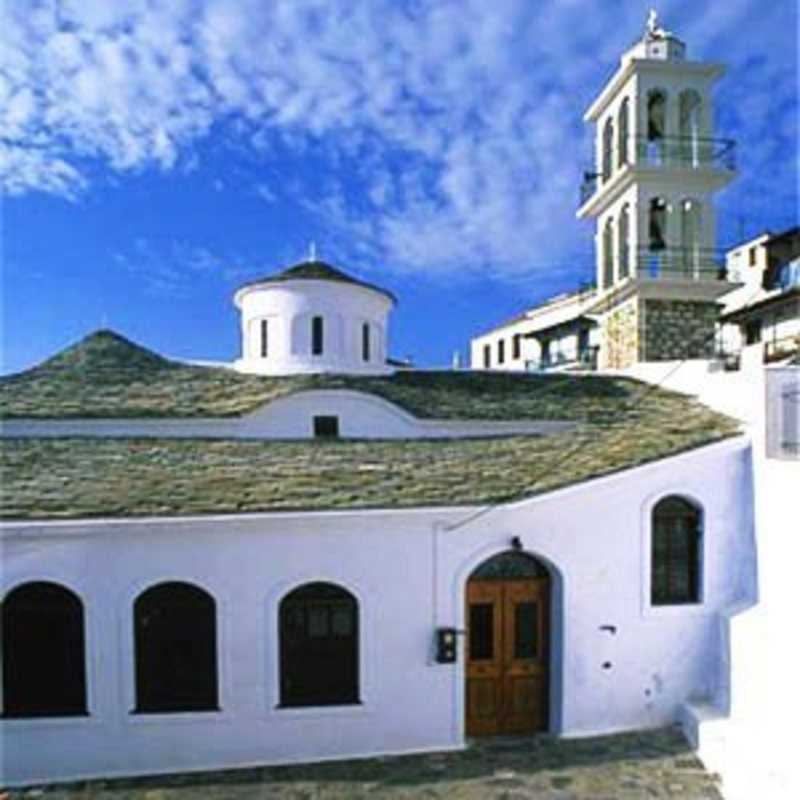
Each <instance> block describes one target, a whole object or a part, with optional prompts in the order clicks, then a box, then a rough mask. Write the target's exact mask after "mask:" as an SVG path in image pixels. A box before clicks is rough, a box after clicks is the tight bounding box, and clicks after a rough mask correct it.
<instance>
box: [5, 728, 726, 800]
mask: <svg viewBox="0 0 800 800" xmlns="http://www.w3.org/2000/svg"><path fill="white" fill-rule="evenodd" d="M36 797H39V798H42V800H66V799H67V798H69V799H70V800H73V799H75V798H85V799H86V800H189V799H190V798H191V800H227V799H228V798H230V800H255V799H256V798H258V799H259V800H261V799H262V798H263V800H362V799H363V800H366V798H370V800H372V799H374V798H391V800H400V798H403V800H412V798H413V800H417V799H418V798H419V799H420V800H421V799H422V798H426V799H431V800H432V799H433V798H452V799H453V800H528V798H535V799H536V800H642V799H643V798H647V799H649V798H669V799H670V800H721V797H722V795H721V794H720V792H719V790H718V788H717V780H716V778H715V776H712V775H709V774H708V773H707V772H706V771H705V769H704V768H703V765H702V764H701V762H700V761H699V760H698V758H697V757H696V756H695V755H694V753H692V751H691V750H689V748H688V746H687V745H686V742H685V741H684V739H683V738H682V737H681V735H680V733H679V732H678V731H677V730H675V729H663V730H659V731H648V732H645V733H633V734H623V735H619V736H603V737H597V738H592V739H579V740H557V739H554V738H552V737H549V736H539V737H534V738H498V739H492V740H488V739H487V740H482V741H480V742H476V743H474V744H472V745H471V746H470V747H469V748H468V749H466V750H464V751H459V752H456V753H439V754H431V755H419V756H397V757H390V758H372V759H363V760H358V761H340V762H336V763H327V764H310V765H304V766H292V767H264V768H260V769H243V770H228V771H224V772H207V773H202V774H192V775H190V774H184V775H174V776H168V777H159V778H155V777H154V778H139V779H130V780H114V781H92V782H88V783H80V784H72V785H70V786H57V787H45V788H41V789H26V790H15V791H12V792H8V793H7V794H6V793H2V792H0V800H21V799H22V798H24V800H32V798H36Z"/></svg>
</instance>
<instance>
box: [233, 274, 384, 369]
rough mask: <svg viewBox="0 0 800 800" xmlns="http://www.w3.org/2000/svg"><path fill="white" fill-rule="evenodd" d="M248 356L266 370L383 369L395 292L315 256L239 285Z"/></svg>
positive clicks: (250, 365) (247, 365)
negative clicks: (355, 276)
mask: <svg viewBox="0 0 800 800" xmlns="http://www.w3.org/2000/svg"><path fill="white" fill-rule="evenodd" d="M233 299H234V303H235V304H236V306H237V307H238V308H239V310H240V312H241V325H242V356H241V358H240V359H238V360H237V361H236V363H235V367H236V368H237V369H238V370H240V371H242V372H254V373H259V374H262V375H298V374H308V373H317V372H325V373H342V374H359V375H364V374H367V375H383V374H387V373H388V372H391V369H390V368H389V367H388V366H387V359H386V355H387V330H388V317H389V312H390V311H391V309H392V308H393V306H394V305H395V303H396V302H397V301H396V299H395V297H394V295H393V294H392V293H391V292H389V291H387V290H386V289H382V288H381V287H379V286H376V285H374V284H371V283H367V282H366V281H362V280H359V279H358V278H354V277H353V276H351V275H348V274H347V273H346V272H344V271H342V270H340V269H338V268H337V267H334V266H331V265H330V264H327V263H325V262H324V261H319V260H317V259H312V260H309V261H304V262H302V263H299V264H295V265H294V266H291V267H288V268H287V269H285V270H282V271H281V272H276V273H274V274H272V275H267V276H265V277H263V278H258V279H256V280H253V281H249V282H248V283H246V284H244V285H243V286H241V287H239V289H238V290H237V291H236V293H235V295H234V298H233Z"/></svg>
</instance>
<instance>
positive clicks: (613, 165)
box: [580, 136, 736, 205]
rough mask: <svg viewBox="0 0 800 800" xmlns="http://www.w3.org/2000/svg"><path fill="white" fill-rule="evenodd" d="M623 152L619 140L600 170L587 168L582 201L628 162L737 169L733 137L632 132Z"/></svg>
mask: <svg viewBox="0 0 800 800" xmlns="http://www.w3.org/2000/svg"><path fill="white" fill-rule="evenodd" d="M625 150H626V151H625V153H620V147H619V143H618V142H616V141H615V142H614V146H613V147H612V148H611V149H610V150H609V151H607V153H606V154H604V156H603V159H602V161H601V164H600V165H599V167H598V169H599V171H595V170H593V169H587V170H586V171H584V173H583V181H582V182H581V188H580V204H581V205H583V204H584V203H586V202H587V201H588V200H589V199H590V198H591V197H592V196H593V195H594V194H595V192H597V190H598V189H599V188H600V186H601V185H602V184H604V183H607V182H608V181H609V180H611V178H612V177H613V176H614V175H615V173H616V172H617V171H619V170H620V169H621V168H622V167H624V166H626V165H629V164H630V165H632V166H643V167H680V168H683V169H701V168H702V169H718V170H722V171H724V172H733V171H735V170H736V142H735V141H734V140H733V139H703V138H699V137H681V136H671V137H670V136H667V137H664V138H662V139H654V140H649V139H647V138H646V137H643V136H631V137H629V138H628V140H627V142H626V144H625Z"/></svg>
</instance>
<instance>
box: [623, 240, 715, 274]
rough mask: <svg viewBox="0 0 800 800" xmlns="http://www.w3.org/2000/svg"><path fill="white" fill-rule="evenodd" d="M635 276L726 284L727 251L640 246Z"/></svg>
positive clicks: (702, 248) (637, 253)
mask: <svg viewBox="0 0 800 800" xmlns="http://www.w3.org/2000/svg"><path fill="white" fill-rule="evenodd" d="M636 275H637V277H640V278H651V279H667V280H669V279H673V280H679V279H681V280H699V281H717V280H719V281H724V280H727V277H728V273H727V269H726V268H725V253H724V251H723V250H717V249H712V248H704V247H665V248H662V249H660V250H651V249H650V248H647V247H640V248H639V250H638V251H637V252H636Z"/></svg>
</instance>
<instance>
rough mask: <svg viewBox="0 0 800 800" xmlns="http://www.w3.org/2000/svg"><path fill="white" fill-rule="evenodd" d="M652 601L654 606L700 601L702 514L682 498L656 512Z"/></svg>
mask: <svg viewBox="0 0 800 800" xmlns="http://www.w3.org/2000/svg"><path fill="white" fill-rule="evenodd" d="M651 535H652V552H651V581H650V597H651V602H652V604H653V605H654V606H664V605H682V604H687V603H698V602H699V601H700V511H699V510H698V509H697V508H696V507H695V506H693V505H692V504H691V503H689V502H687V501H686V500H684V499H683V498H681V497H674V496H673V497H665V498H664V499H663V500H660V501H659V502H658V504H657V505H656V506H655V508H654V509H653V516H652V534H651Z"/></svg>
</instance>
